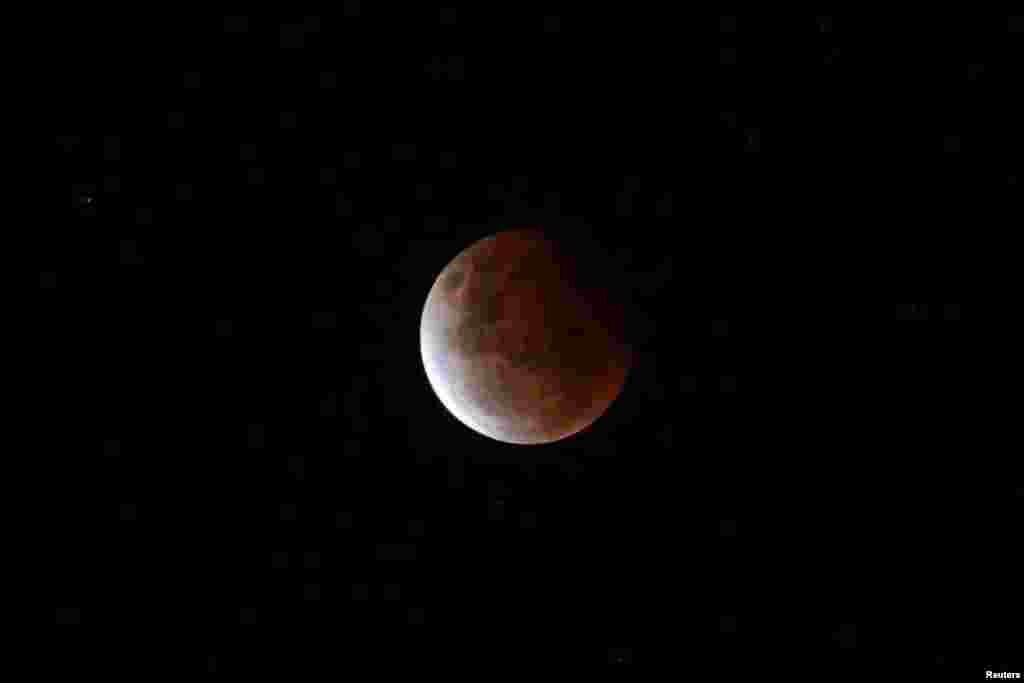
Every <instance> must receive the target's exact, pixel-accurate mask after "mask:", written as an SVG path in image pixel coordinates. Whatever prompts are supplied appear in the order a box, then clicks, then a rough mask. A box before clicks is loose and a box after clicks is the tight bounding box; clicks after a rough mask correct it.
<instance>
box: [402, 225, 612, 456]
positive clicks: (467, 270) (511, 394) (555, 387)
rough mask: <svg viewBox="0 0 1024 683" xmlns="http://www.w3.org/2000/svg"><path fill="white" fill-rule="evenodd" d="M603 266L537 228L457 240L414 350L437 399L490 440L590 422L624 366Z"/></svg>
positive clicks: (546, 437) (543, 436) (558, 435)
mask: <svg viewBox="0 0 1024 683" xmlns="http://www.w3.org/2000/svg"><path fill="white" fill-rule="evenodd" d="M606 277H607V273H606V272H600V270H599V269H598V268H595V267H594V263H593V262H588V260H587V258H586V257H585V256H582V255H581V254H576V253H573V249H572V244H571V243H558V242H556V241H555V240H553V239H551V238H549V237H547V236H545V234H544V233H543V232H542V231H540V230H537V229H521V230H509V231H506V232H500V233H497V234H495V235H491V236H490V237H487V238H484V239H482V240H480V241H478V242H475V243H474V244H472V245H470V246H469V247H467V248H466V249H465V250H463V251H462V252H461V253H459V254H458V255H457V256H455V258H454V259H452V261H451V262H450V263H448V265H447V266H446V267H445V268H444V269H443V270H442V271H441V273H440V275H438V277H437V280H436V281H435V282H434V284H433V286H432V287H431V289H430V293H429V295H428V296H427V301H426V303H425V305H424V307H423V314H422V318H421V321H420V352H421V354H422V357H423V365H424V368H425V369H426V374H427V377H428V379H429V381H430V385H431V387H432V388H433V390H434V392H435V393H436V394H437V396H438V398H439V399H440V400H441V403H442V404H444V406H445V407H446V408H447V409H448V411H449V412H451V414H452V415H454V416H455V417H456V418H457V419H458V420H459V421H460V422H462V423H463V424H465V425H466V426H468V427H470V428H471V429H473V430H475V431H477V432H479V433H480V434H483V435H485V436H488V437H490V438H492V439H496V440H498V441H503V442H506V443H513V444H543V443H551V442H554V441H559V440H561V439H564V438H566V437H569V436H571V435H573V434H576V433H577V432H580V431H581V430H584V429H586V428H587V427H589V426H590V425H591V424H592V423H593V422H594V421H595V420H597V419H598V418H599V417H600V416H601V415H602V414H604V413H605V412H606V411H607V409H608V407H609V406H610V405H611V404H612V402H613V401H614V400H615V398H616V397H617V396H618V395H619V393H620V392H621V391H622V388H623V385H624V384H625V380H626V376H627V374H628V372H629V369H630V366H631V364H632V353H631V350H630V347H629V344H628V343H627V342H626V339H625V325H624V316H623V308H622V306H621V304H619V303H617V301H616V299H615V297H614V295H613V292H612V291H610V290H609V289H608V286H607V281H606V280H603V278H606Z"/></svg>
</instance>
